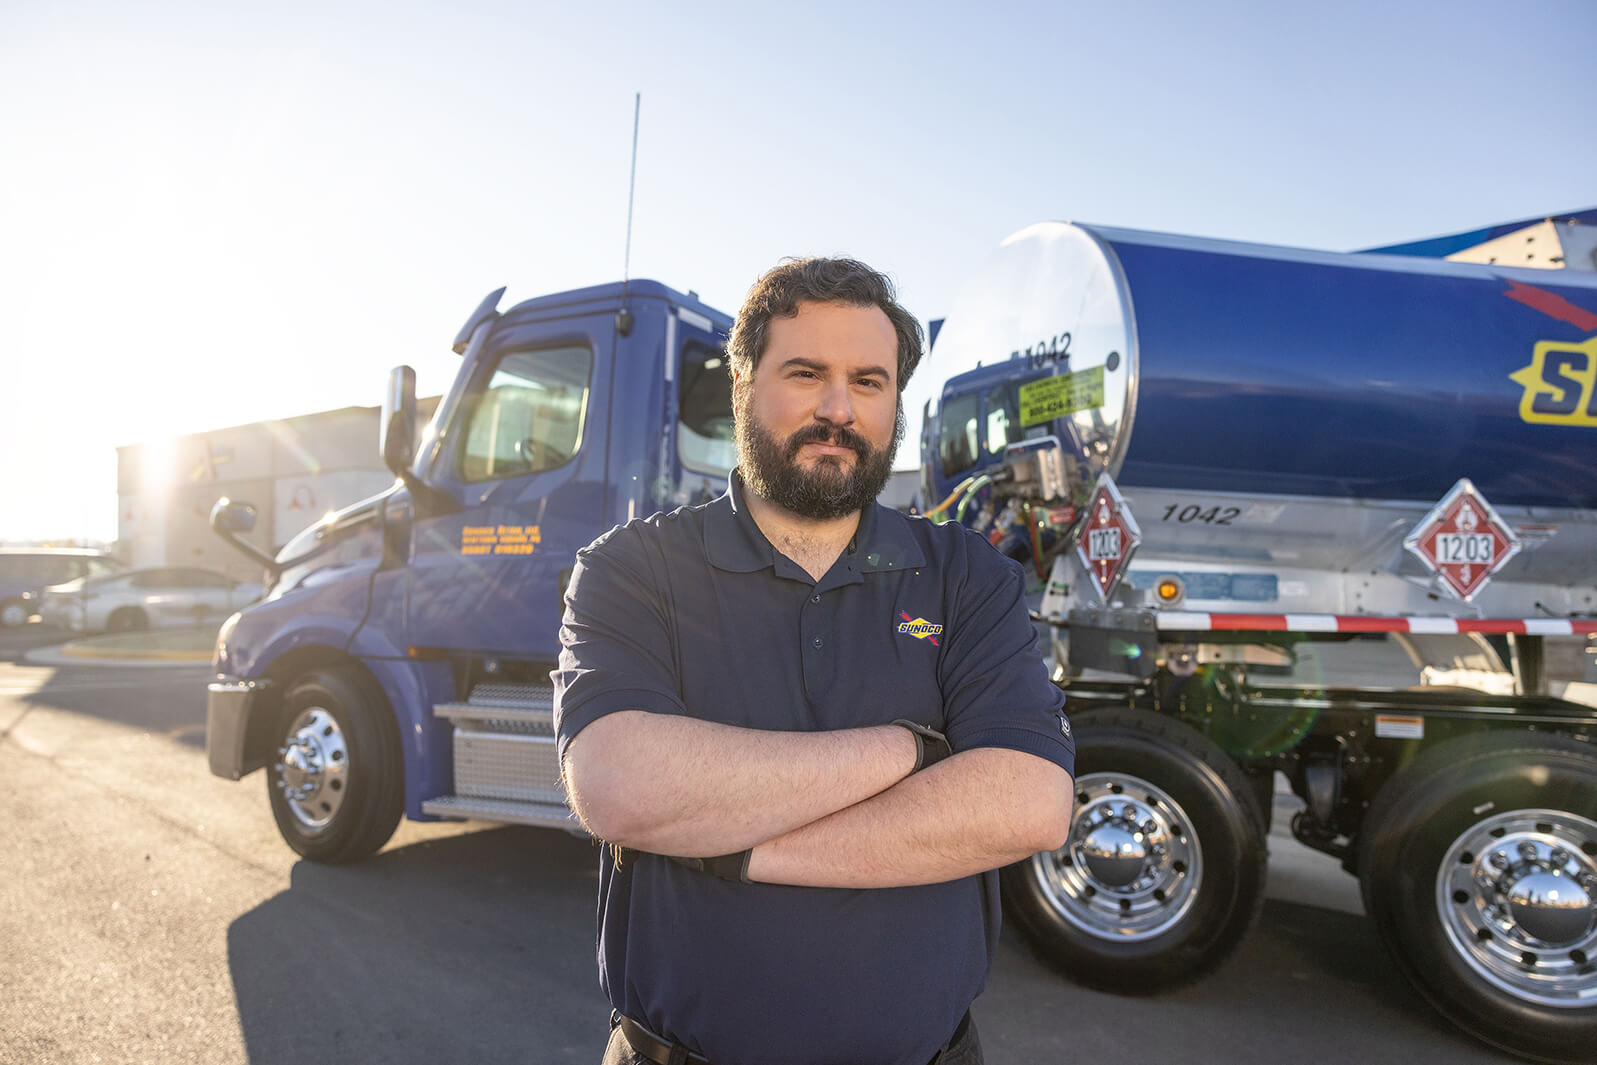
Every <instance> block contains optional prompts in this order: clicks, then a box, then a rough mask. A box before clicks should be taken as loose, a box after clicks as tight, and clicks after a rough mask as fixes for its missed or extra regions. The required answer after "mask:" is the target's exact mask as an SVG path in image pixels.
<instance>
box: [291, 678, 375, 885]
mask: <svg viewBox="0 0 1597 1065" xmlns="http://www.w3.org/2000/svg"><path fill="white" fill-rule="evenodd" d="M272 743H273V747H274V750H273V754H272V755H271V757H270V759H269V761H268V763H267V774H266V791H267V795H268V796H270V798H271V802H272V816H273V817H275V818H276V819H277V828H278V831H279V832H281V833H282V835H283V839H284V840H286V841H287V842H288V845H289V846H290V847H292V848H294V850H295V851H297V852H298V853H299V854H301V855H303V856H304V857H306V858H309V859H310V860H311V861H314V862H323V863H326V864H329V865H340V864H344V863H347V862H357V861H360V860H361V859H363V858H369V857H371V856H372V855H373V854H376V853H377V852H378V851H379V850H381V849H382V847H383V844H385V843H387V842H388V840H389V837H391V836H392V835H393V834H394V828H395V826H397V825H398V824H399V818H400V815H401V814H402V813H403V812H404V805H405V767H404V758H403V756H402V754H401V752H400V746H399V729H398V727H397V725H396V724H395V721H394V715H393V712H392V711H391V709H390V708H389V706H388V702H387V700H386V699H384V698H383V695H382V693H381V691H380V690H378V688H377V686H376V685H375V684H374V683H373V682H372V680H371V679H370V678H369V677H368V676H367V675H366V674H365V673H363V672H362V671H361V670H359V669H357V668H355V667H353V666H342V667H338V668H333V669H322V670H317V671H315V672H313V673H308V674H306V675H305V676H303V677H301V678H300V679H299V680H297V681H296V682H295V683H294V685H293V686H292V687H290V688H289V689H288V691H287V692H286V693H285V694H284V696H283V702H282V705H281V706H280V707H279V708H278V711H277V714H276V721H275V723H274V728H273V733H272Z"/></svg>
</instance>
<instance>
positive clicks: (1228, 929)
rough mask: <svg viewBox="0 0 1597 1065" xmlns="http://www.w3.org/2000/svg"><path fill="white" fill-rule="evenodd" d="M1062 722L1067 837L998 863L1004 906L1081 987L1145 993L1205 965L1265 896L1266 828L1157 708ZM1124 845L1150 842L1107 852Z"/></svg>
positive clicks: (1245, 790)
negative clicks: (1068, 742) (1067, 727)
mask: <svg viewBox="0 0 1597 1065" xmlns="http://www.w3.org/2000/svg"><path fill="white" fill-rule="evenodd" d="M1071 722H1072V725H1073V726H1074V728H1073V731H1074V733H1075V738H1076V773H1077V777H1076V805H1075V810H1074V812H1073V813H1072V815H1071V816H1072V820H1073V824H1072V827H1071V832H1070V839H1069V842H1067V843H1066V845H1065V846H1064V847H1063V848H1061V849H1060V850H1057V851H1050V852H1044V853H1042V854H1038V855H1034V856H1033V857H1031V858H1028V859H1026V860H1025V861H1022V862H1017V863H1015V864H1014V865H1011V866H1009V867H1008V868H1006V869H1004V870H1003V873H1002V882H1003V888H1004V901H1005V903H1006V906H1007V909H1008V912H1009V914H1010V916H1011V917H1012V918H1013V919H1014V921H1015V923H1016V924H1017V925H1018V926H1019V927H1020V929H1021V931H1022V932H1023V933H1025V935H1026V936H1027V937H1028V938H1029V939H1030V941H1031V942H1032V944H1033V945H1034V946H1035V947H1036V948H1037V949H1038V951H1039V952H1040V953H1041V954H1042V955H1043V956H1044V957H1046V958H1047V959H1048V960H1050V961H1051V962H1052V963H1053V964H1054V965H1055V966H1057V967H1058V968H1059V969H1060V970H1061V971H1062V972H1064V974H1065V975H1066V976H1068V977H1070V978H1071V979H1072V980H1074V981H1076V982H1077V983H1080V984H1084V985H1086V986H1088V987H1095V988H1101V989H1103V990H1108V991H1117V992H1120V993H1123V994H1145V993H1151V992H1155V991H1161V990H1165V989H1167V988H1170V987H1174V986H1177V985H1180V984H1183V983H1186V982H1188V981H1190V980H1193V979H1196V978H1197V977H1199V976H1201V975H1203V974H1205V973H1208V972H1211V971H1212V970H1214V969H1215V968H1216V967H1218V966H1219V965H1220V963H1221V962H1223V961H1224V960H1225V959H1226V958H1227V957H1228V956H1230V954H1231V952H1232V951H1233V950H1235V949H1236V947H1237V945H1238V944H1239V943H1240V942H1241V941H1242V937H1243V936H1244V935H1245V934H1246V933H1247V930H1248V929H1249V928H1250V927H1251V926H1252V924H1253V922H1254V920H1255V919H1257V917H1258V915H1259V909H1260V907H1261V906H1262V905H1263V902H1264V877H1265V863H1266V860H1267V858H1268V849H1267V846H1266V842H1265V837H1266V826H1265V823H1264V817H1263V815H1262V814H1261V813H1260V811H1259V807H1258V805H1257V803H1255V802H1254V800H1253V797H1252V795H1251V789H1250V786H1249V783H1248V779H1247V777H1246V776H1244V775H1243V773H1242V771H1241V769H1239V768H1238V767H1237V765H1236V763H1235V762H1233V761H1232V760H1231V759H1230V758H1229V757H1227V755H1226V754H1225V752H1223V751H1222V750H1220V748H1219V747H1217V746H1215V744H1213V743H1212V742H1210V741H1209V740H1208V739H1207V738H1205V737H1204V736H1203V735H1201V734H1200V733H1198V732H1196V731H1194V730H1193V729H1191V728H1188V727H1187V726H1185V725H1182V724H1180V723H1179V722H1176V721H1172V720H1169V719H1167V718H1162V717H1160V716H1158V715H1156V714H1151V713H1146V712H1141V711H1134V710H1094V711H1088V712H1086V713H1083V714H1079V715H1073V716H1072V718H1071ZM1128 804H1129V805H1128ZM1128 815H1129V819H1128ZM1149 821H1152V822H1153V827H1154V831H1152V832H1148V831H1147V827H1146V826H1147V824H1148V822H1149ZM1121 824H1125V825H1126V826H1128V828H1129V827H1132V826H1135V828H1136V829H1137V831H1136V833H1135V834H1134V833H1132V832H1130V831H1124V832H1123V831H1121V830H1120V828H1119V826H1120V825H1121ZM1122 845H1123V846H1130V847H1133V848H1137V849H1139V850H1140V849H1141V848H1144V847H1146V848H1147V849H1146V850H1145V851H1142V853H1141V854H1140V855H1138V856H1134V857H1129V858H1128V857H1125V856H1121V857H1112V856H1111V855H1110V854H1109V853H1108V852H1107V850H1106V846H1107V849H1108V850H1113V849H1116V848H1118V847H1119V846H1122ZM1120 854H1121V855H1124V851H1121V852H1120Z"/></svg>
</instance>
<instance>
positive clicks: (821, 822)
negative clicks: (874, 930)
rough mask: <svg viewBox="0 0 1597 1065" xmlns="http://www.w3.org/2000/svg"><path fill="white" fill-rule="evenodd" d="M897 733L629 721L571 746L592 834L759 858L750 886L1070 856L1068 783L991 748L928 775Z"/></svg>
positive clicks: (642, 717)
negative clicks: (1060, 853) (1054, 853)
mask: <svg viewBox="0 0 1597 1065" xmlns="http://www.w3.org/2000/svg"><path fill="white" fill-rule="evenodd" d="M916 752H917V747H916V740H915V735H914V734H913V733H912V732H910V730H908V729H906V728H903V727H901V726H898V725H880V726H875V727H872V728H861V729H847V730H843V731H837V732H770V731H764V730H759V729H745V728H738V727H735V726H731V725H722V724H717V723H713V722H707V721H700V720H698V719H695V718H689V717H681V716H676V715H670V714H652V713H647V712H645V711H641V710H626V711H620V712H618V713H613V714H608V715H606V716H604V717H601V718H599V719H598V720H597V721H594V722H593V723H592V724H590V725H588V726H587V727H586V728H584V729H583V730H582V731H581V732H579V733H578V734H577V735H576V736H575V737H574V738H573V739H572V741H571V743H570V745H569V746H568V747H567V750H566V758H565V764H564V772H565V778H566V789H567V793H568V794H569V795H570V796H571V800H572V805H573V806H574V808H575V809H576V811H577V813H578V816H580V817H581V818H582V821H583V824H584V825H586V826H587V828H588V830H589V831H590V832H592V833H593V834H594V835H596V836H598V837H599V838H601V839H604V840H606V841H607V842H610V843H612V844H616V845H619V846H624V847H631V848H633V849H636V850H642V851H652V852H654V853H656V854H675V855H682V856H687V857H708V856H713V855H722V854H729V853H733V852H737V851H743V850H750V849H752V852H753V853H752V854H751V855H750V858H749V863H748V867H747V868H748V877H749V879H750V880H755V881H764V882H768V883H782V884H802V885H808V886H813V887H896V886H903V885H908V884H926V883H938V882H941V881H945V880H952V879H955V878H958V877H962V876H969V875H971V874H973V873H978V872H982V871H985V870H988V869H994V868H997V867H998V866H1001V865H1006V864H1008V863H1009V862H1013V861H1017V860H1019V859H1021V858H1024V857H1025V856H1027V855H1028V854H1034V853H1036V852H1037V851H1041V850H1051V849H1054V848H1056V847H1059V846H1062V845H1063V842H1064V837H1065V834H1066V832H1067V829H1068V825H1069V822H1070V803H1071V798H1072V784H1071V780H1070V776H1069V774H1068V773H1066V772H1065V771H1064V770H1063V769H1061V768H1060V767H1059V766H1057V765H1054V764H1053V763H1052V762H1049V761H1047V760H1046V759H1043V758H1039V757H1037V756H1035V755H1031V754H1026V753H1024V752H1021V751H1012V750H1006V749H1002V748H996V747H989V748H979V749H976V750H971V751H966V752H963V753H960V754H956V755H954V756H953V757H951V758H948V759H946V760H944V761H942V762H939V763H938V764H937V765H934V766H931V767H930V768H928V769H926V770H925V771H923V772H920V773H914V772H913V771H914V768H915V764H916V757H917V753H916Z"/></svg>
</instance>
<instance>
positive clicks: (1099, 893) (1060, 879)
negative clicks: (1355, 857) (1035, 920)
mask: <svg viewBox="0 0 1597 1065" xmlns="http://www.w3.org/2000/svg"><path fill="white" fill-rule="evenodd" d="M1031 863H1032V874H1033V876H1035V877H1036V878H1037V881H1038V883H1039V885H1040V886H1041V887H1042V888H1043V892H1044V894H1045V896H1046V897H1047V898H1048V899H1049V901H1050V902H1051V904H1052V905H1053V907H1054V908H1055V909H1056V910H1057V911H1058V912H1059V914H1060V916H1062V917H1063V918H1064V919H1065V920H1067V921H1069V922H1070V923H1071V924H1072V925H1074V926H1075V927H1077V928H1079V929H1081V930H1082V931H1084V932H1087V933H1088V934H1090V935H1094V936H1098V937H1100V938H1103V939H1113V940H1120V941H1135V940H1141V939H1149V938H1152V937H1154V936H1157V935H1159V934H1161V933H1163V932H1166V931H1168V930H1169V929H1171V928H1172V927H1174V926H1175V925H1177V924H1179V923H1180V922H1181V920H1182V919H1183V918H1184V917H1186V915H1187V913H1188V911H1189V910H1191V908H1192V904H1193V902H1194V900H1195V899H1196V898H1197V894H1198V890H1199V887H1200V885H1201V883H1202V881H1203V849H1202V847H1201V846H1200V845H1199V842H1198V837H1197V835H1196V833H1195V832H1194V831H1193V829H1192V823H1191V821H1190V819H1189V818H1188V817H1187V814H1186V811H1185V810H1183V809H1182V808H1181V806H1180V804H1179V803H1177V802H1176V801H1175V800H1174V799H1172V798H1171V797H1170V795H1169V794H1168V793H1167V792H1165V791H1164V790H1162V789H1161V788H1158V787H1156V786H1154V785H1153V784H1150V783H1148V782H1147V781H1146V780H1143V779H1141V778H1140V777H1135V776H1130V775H1128V774H1124V773H1090V774H1087V775H1086V776H1083V777H1081V778H1079V779H1078V780H1077V781H1076V809H1075V813H1074V814H1073V816H1072V823H1071V829H1070V838H1069V840H1068V841H1067V842H1066V844H1065V846H1064V847H1062V848H1060V849H1059V850H1056V851H1044V852H1042V853H1041V854H1037V855H1034V856H1033V857H1032V859H1031Z"/></svg>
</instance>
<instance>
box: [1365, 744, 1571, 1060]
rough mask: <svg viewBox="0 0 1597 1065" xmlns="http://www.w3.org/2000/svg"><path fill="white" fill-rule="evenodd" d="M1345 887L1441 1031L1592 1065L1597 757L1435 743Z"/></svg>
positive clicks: (1409, 774) (1372, 821)
mask: <svg viewBox="0 0 1597 1065" xmlns="http://www.w3.org/2000/svg"><path fill="white" fill-rule="evenodd" d="M1523 848H1528V850H1526V849H1523ZM1559 851H1562V852H1563V855H1564V859H1563V861H1562V862H1560V861H1559V860H1558V857H1557V852H1559ZM1498 863H1500V864H1498ZM1555 868H1556V869H1558V870H1559V871H1558V872H1556V873H1555V872H1553V869H1555ZM1359 874H1360V875H1359V882H1360V886H1361V889H1362V891H1363V895H1364V908H1365V910H1366V911H1367V912H1368V913H1369V915H1370V917H1371V919H1372V920H1373V921H1374V922H1375V927H1376V930H1377V931H1378V932H1379V933H1380V936H1381V939H1382V941H1383V942H1384V943H1385V944H1386V947H1387V949H1388V951H1389V952H1390V953H1391V955H1392V957H1393V959H1394V960H1395V961H1396V962H1397V965H1398V968H1399V969H1400V970H1402V972H1403V974H1404V976H1406V977H1407V978H1408V980H1409V982H1410V983H1412V984H1413V985H1414V987H1415V988H1416V989H1418V990H1419V992H1420V993H1421V994H1422V995H1424V996H1425V998H1426V999H1427V1000H1429V1001H1430V1003H1431V1004H1432V1005H1433V1006H1435V1007H1436V1009H1437V1010H1438V1011H1439V1012H1441V1013H1442V1014H1443V1015H1444V1016H1445V1017H1447V1018H1448V1019H1449V1020H1451V1021H1452V1022H1453V1023H1454V1024H1456V1025H1458V1026H1459V1027H1460V1028H1463V1029H1464V1030H1465V1031H1467V1032H1469V1033H1470V1034H1472V1035H1474V1036H1475V1037H1477V1038H1478V1039H1481V1040H1483V1041H1485V1042H1487V1043H1490V1044H1492V1045H1493V1046H1497V1047H1500V1048H1502V1049H1504V1050H1507V1051H1509V1052H1510V1053H1513V1054H1517V1055H1520V1056H1522V1057H1527V1058H1530V1059H1532V1060H1536V1061H1547V1062H1559V1063H1574V1062H1597V749H1593V747H1592V746H1591V745H1590V744H1587V743H1582V742H1581V741H1579V740H1574V739H1570V738H1568V737H1564V736H1558V735H1554V734H1550V733H1531V732H1522V731H1517V730H1516V731H1507V732H1494V733H1481V734H1476V735H1473V736H1466V737H1461V738H1459V739H1456V740H1451V741H1448V742H1446V743H1443V744H1439V745H1438V746H1436V747H1435V748H1433V749H1431V750H1429V751H1427V752H1425V753H1424V754H1422V755H1421V756H1420V757H1419V758H1416V759H1415V760H1414V762H1413V763H1412V764H1410V765H1409V766H1408V767H1407V768H1405V769H1404V770H1403V771H1402V772H1400V773H1399V774H1398V775H1397V776H1396V777H1394V778H1393V779H1392V780H1391V782H1389V783H1388V784H1387V786H1386V787H1385V788H1383V789H1382V791H1381V792H1380V793H1379V794H1378V795H1377V796H1376V798H1375V801H1374V802H1373V803H1372V804H1371V805H1370V809H1369V811H1368V813H1367V814H1366V816H1365V825H1364V829H1363V831H1361V833H1360V840H1359ZM1533 878H1534V879H1533ZM1548 889H1553V890H1556V891H1558V892H1559V893H1560V895H1561V896H1562V897H1563V899H1564V900H1565V901H1564V902H1563V903H1562V904H1561V905H1559V906H1557V907H1547V906H1546V905H1545V903H1546V900H1547V899H1548V897H1549V895H1548ZM1581 899H1584V900H1585V903H1584V905H1578V904H1577V905H1573V906H1572V905H1569V902H1570V901H1575V902H1577V903H1578V902H1579V900H1581ZM1538 932H1539V933H1541V935H1539V936H1538V935H1537V934H1536V933H1538Z"/></svg>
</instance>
